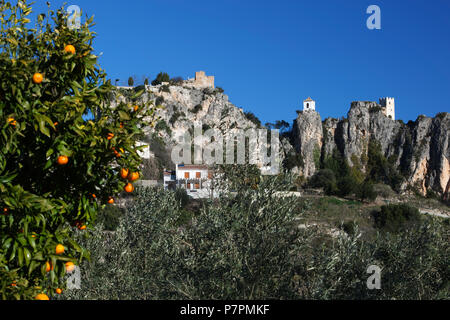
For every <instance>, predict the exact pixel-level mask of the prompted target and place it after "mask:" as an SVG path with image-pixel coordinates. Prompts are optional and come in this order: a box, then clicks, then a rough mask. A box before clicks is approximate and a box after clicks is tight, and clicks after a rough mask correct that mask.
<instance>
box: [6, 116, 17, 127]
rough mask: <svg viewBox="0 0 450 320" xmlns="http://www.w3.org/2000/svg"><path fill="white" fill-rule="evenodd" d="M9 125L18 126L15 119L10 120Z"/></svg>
mask: <svg viewBox="0 0 450 320" xmlns="http://www.w3.org/2000/svg"><path fill="white" fill-rule="evenodd" d="M8 123H9V124H10V125H12V126H16V124H17V121H16V120H14V118H8Z"/></svg>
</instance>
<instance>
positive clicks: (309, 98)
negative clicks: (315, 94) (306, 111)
mask: <svg viewBox="0 0 450 320" xmlns="http://www.w3.org/2000/svg"><path fill="white" fill-rule="evenodd" d="M303 101H304V102H306V101H313V99H311V97H308V99H306V100H303Z"/></svg>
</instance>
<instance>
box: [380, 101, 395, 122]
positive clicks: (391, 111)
mask: <svg viewBox="0 0 450 320" xmlns="http://www.w3.org/2000/svg"><path fill="white" fill-rule="evenodd" d="M380 105H381V107H382V108H383V113H384V114H385V115H386V117H388V118H391V119H392V120H395V100H394V98H388V97H386V98H380Z"/></svg>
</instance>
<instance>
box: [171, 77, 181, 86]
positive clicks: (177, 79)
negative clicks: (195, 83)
mask: <svg viewBox="0 0 450 320" xmlns="http://www.w3.org/2000/svg"><path fill="white" fill-rule="evenodd" d="M183 81H184V79H183V78H182V77H174V78H172V79H170V84H173V85H181V84H182V83H183Z"/></svg>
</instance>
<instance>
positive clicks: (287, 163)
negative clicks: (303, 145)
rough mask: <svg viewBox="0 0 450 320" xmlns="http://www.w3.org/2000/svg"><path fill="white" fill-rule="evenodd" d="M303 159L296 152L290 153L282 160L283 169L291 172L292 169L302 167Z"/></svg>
mask: <svg viewBox="0 0 450 320" xmlns="http://www.w3.org/2000/svg"><path fill="white" fill-rule="evenodd" d="M303 165H304V162H303V157H302V155H301V154H300V153H297V152H291V153H289V154H288V155H287V156H286V158H285V159H284V160H283V167H284V168H286V169H287V170H291V169H292V168H295V167H298V168H301V167H303Z"/></svg>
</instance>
